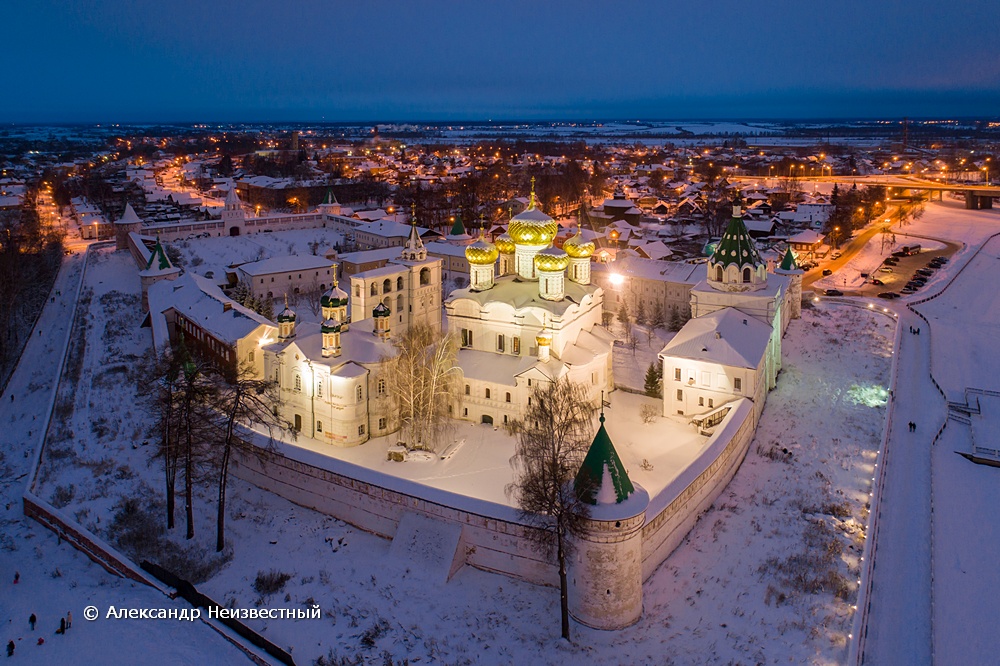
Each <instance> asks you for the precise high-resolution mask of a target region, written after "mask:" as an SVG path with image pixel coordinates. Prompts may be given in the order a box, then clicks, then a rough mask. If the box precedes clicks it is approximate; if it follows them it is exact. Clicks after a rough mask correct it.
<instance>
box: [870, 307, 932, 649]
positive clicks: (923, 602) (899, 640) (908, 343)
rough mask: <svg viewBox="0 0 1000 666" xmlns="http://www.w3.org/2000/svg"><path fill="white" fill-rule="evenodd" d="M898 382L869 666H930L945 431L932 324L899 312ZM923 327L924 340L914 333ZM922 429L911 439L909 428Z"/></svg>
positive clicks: (873, 598) (881, 520)
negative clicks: (935, 472) (935, 484)
mask: <svg viewBox="0 0 1000 666" xmlns="http://www.w3.org/2000/svg"><path fill="white" fill-rule="evenodd" d="M899 315H900V317H899V325H900V326H901V327H902V334H901V337H900V345H899V349H897V350H896V353H897V354H899V355H900V357H899V360H898V374H897V376H896V386H895V389H894V399H893V408H892V416H891V422H890V423H891V425H890V431H889V439H888V442H887V444H886V460H885V463H884V464H886V465H887V466H886V470H885V475H886V476H885V479H884V481H883V487H882V491H881V492H882V498H881V504H880V513H879V516H878V520H879V542H878V544H877V548H878V551H877V556H876V558H875V560H874V564H875V569H874V570H873V581H872V595H871V602H870V610H869V616H868V635H867V643H866V645H865V653H864V661H865V662H866V663H873V664H890V663H903V664H929V663H930V662H931V645H930V635H931V608H930V598H931V544H930V542H929V538H928V535H929V534H930V530H931V501H930V483H931V480H930V476H931V441H932V440H933V438H934V435H935V433H936V432H937V430H938V428H940V427H941V425H942V424H943V423H944V419H945V407H944V401H943V399H942V397H941V394H940V393H938V391H937V389H936V388H935V387H934V385H933V384H932V383H931V380H930V334H929V331H928V330H927V326H926V324H925V323H924V322H923V321H922V320H921V319H920V318H919V317H917V316H916V315H915V314H913V313H912V312H910V311H909V310H905V309H902V308H901V309H900V312H899ZM910 327H913V328H918V327H921V335H914V334H912V333H910V332H909V331H910ZM911 421H912V422H914V423H916V424H917V430H916V432H910V431H909V428H908V425H907V424H908V423H910V422H911Z"/></svg>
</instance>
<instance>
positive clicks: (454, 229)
mask: <svg viewBox="0 0 1000 666" xmlns="http://www.w3.org/2000/svg"><path fill="white" fill-rule="evenodd" d="M450 235H451V236H465V235H467V234H466V231H465V224H463V222H462V215H461V214H458V215H456V216H455V224H453V225H451V234H450Z"/></svg>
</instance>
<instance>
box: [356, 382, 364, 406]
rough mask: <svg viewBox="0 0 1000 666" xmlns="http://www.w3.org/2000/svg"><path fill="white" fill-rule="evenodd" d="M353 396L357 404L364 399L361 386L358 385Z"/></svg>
mask: <svg viewBox="0 0 1000 666" xmlns="http://www.w3.org/2000/svg"><path fill="white" fill-rule="evenodd" d="M355 395H356V396H357V398H358V402H361V400H362V398H364V396H365V394H364V391H362V390H361V385H360V384H359V385H358V389H357V391H355Z"/></svg>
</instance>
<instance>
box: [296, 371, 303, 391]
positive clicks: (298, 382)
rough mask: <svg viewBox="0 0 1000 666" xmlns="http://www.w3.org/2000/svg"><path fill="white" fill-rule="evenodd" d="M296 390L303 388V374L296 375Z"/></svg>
mask: <svg viewBox="0 0 1000 666" xmlns="http://www.w3.org/2000/svg"><path fill="white" fill-rule="evenodd" d="M295 390H296V391H301V390H302V376H301V375H295Z"/></svg>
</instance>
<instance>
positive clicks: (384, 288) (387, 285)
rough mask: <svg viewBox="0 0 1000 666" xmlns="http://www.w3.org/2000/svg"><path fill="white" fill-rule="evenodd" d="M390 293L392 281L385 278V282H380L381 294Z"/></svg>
mask: <svg viewBox="0 0 1000 666" xmlns="http://www.w3.org/2000/svg"><path fill="white" fill-rule="evenodd" d="M390 291H392V280H390V279H389V278H386V279H385V281H383V282H382V293H383V294H387V293H389V292H390Z"/></svg>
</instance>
